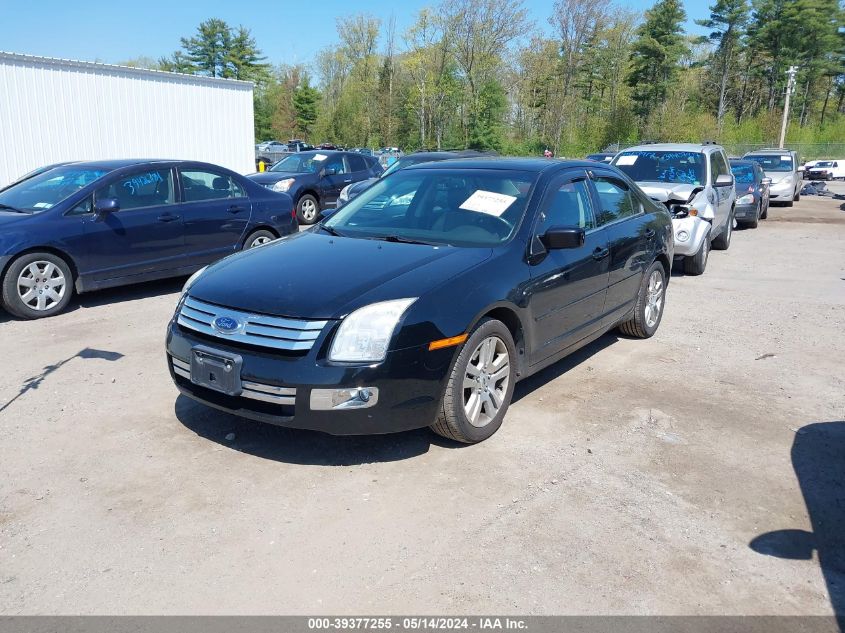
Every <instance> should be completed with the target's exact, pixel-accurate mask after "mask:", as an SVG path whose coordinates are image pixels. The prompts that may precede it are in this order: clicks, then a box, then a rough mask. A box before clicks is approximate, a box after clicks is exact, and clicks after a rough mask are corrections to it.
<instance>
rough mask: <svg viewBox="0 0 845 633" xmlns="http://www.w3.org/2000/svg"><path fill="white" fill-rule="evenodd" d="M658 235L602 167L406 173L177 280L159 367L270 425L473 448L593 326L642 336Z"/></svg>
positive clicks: (668, 247)
mask: <svg viewBox="0 0 845 633" xmlns="http://www.w3.org/2000/svg"><path fill="white" fill-rule="evenodd" d="M672 240H673V238H672V228H671V219H670V217H669V215H668V213H667V211H666V209H665V208H664V207H663V206H662V205H658V204H657V203H655V202H653V201H651V200H650V199H649V198H648V197H646V196H645V195H644V194H643V193H642V192H641V191H640V190H639V189H638V188H637V187H636V185H634V184H633V182H631V181H630V180H629V179H628V178H627V177H626V176H625V175H623V174H622V173H621V172H619V171H618V170H617V169H615V168H614V167H610V166H603V165H598V164H596V163H594V162H591V163H588V162H586V161H584V162H575V161H569V162H563V161H548V160H538V159H494V160H482V159H476V160H460V161H444V162H438V163H424V164H420V165H416V166H414V167H410V168H408V169H404V170H401V171H397V172H396V173H394V174H392V175H391V176H388V177H387V178H384V179H382V180H379V181H378V182H377V183H375V184H374V185H373V186H372V187H370V188H369V189H367V190H366V191H364V192H363V193H362V194H361V195H359V196H358V197H356V198H355V199H353V200H351V201H350V202H349V203H348V204H347V205H345V206H344V207H343V208H342V209H340V210H339V211H337V212H336V213H334V214H333V215H332V216H331V217H330V218H328V219H326V220H323V221H322V222H321V223H320V224H318V225H316V226H314V227H313V228H311V229H309V230H308V231H306V232H302V233H299V234H298V235H292V236H290V237H287V238H283V239H281V240H277V241H275V242H273V243H270V244H266V245H264V246H260V247H258V248H255V249H252V250H250V251H248V252H244V253H240V254H237V255H233V256H230V257H228V258H226V259H224V260H222V261H219V262H217V263H216V264H213V265H211V266H209V267H208V268H206V269H205V270H203V271H200V272H198V273H197V274H196V275H194V276H193V277H192V278H191V279H189V280H188V282H187V283H186V284H185V289H184V293H183V296H182V299H181V300H180V302H179V305H178V307H177V310H176V313H175V315H174V317H173V319H172V321H171V323H170V325H169V329H168V334H167V343H166V345H167V358H168V364H169V367H170V372H171V375H172V377H173V380H174V381H175V383H176V385H177V386H178V388H179V390H180V391H181V392H182V393H183V394H185V395H186V396H188V397H190V398H193V399H194V400H197V401H199V402H202V403H205V404H206V405H208V406H211V407H215V408H218V409H222V410H224V411H228V412H231V413H235V414H238V415H242V416H244V417H248V418H252V419H256V420H261V421H265V422H269V423H273V424H278V425H282V426H290V427H298V428H305V429H315V430H320V431H326V432H329V433H333V434H362V433H387V432H393V431H402V430H406V429H414V428H420V427H425V426H430V427H431V428H432V429H433V430H434V431H436V432H437V433H439V434H441V435H444V436H446V437H449V438H453V439H455V440H458V441H461V442H467V443H471V442H478V441H481V440H484V439H486V438H487V437H489V436H490V435H492V434H493V433H494V432H495V431H496V430H497V429H498V428H499V426H500V425H501V424H502V420H503V418H504V416H505V413H506V411H507V409H508V405H509V403H510V400H511V396H512V394H513V389H514V384H515V383H516V382H517V381H518V380H520V379H522V378H525V377H526V376H529V375H531V374H533V373H535V372H537V371H538V370H540V369H542V368H543V367H546V366H548V365H550V364H551V363H554V362H555V361H557V360H559V359H561V358H563V357H564V356H566V355H567V354H569V353H571V352H572V351H574V350H575V349H577V348H579V347H581V346H583V345H585V344H586V343H588V342H589V341H591V340H593V339H595V338H597V337H598V336H600V335H601V334H602V333H603V332H605V331H607V330H609V329H611V328H614V327H619V328H620V329H621V330H622V332H624V333H626V334H628V335H630V336H635V337H642V338H647V337H650V336H651V335H653V334H654V332H655V331H656V330H657V328H658V326H659V325H660V320H661V317H662V315H663V309H664V305H665V297H666V295H665V293H666V285H667V283H668V280H669V269H670V263H671V261H672V255H673V241H672ZM267 271H284V273H283V274H281V273H280V274H272V272H271V273H270V274H268V272H267ZM315 279H316V280H319V281H317V282H315V281H314V280H315Z"/></svg>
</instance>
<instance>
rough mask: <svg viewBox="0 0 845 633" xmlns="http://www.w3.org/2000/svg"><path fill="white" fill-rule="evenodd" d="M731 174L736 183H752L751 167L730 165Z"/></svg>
mask: <svg viewBox="0 0 845 633" xmlns="http://www.w3.org/2000/svg"><path fill="white" fill-rule="evenodd" d="M731 172H732V173H733V175H734V178H736V181H737V182H738V183H742V184H744V185H748V184H751V183H753V182H754V166H753V165H731Z"/></svg>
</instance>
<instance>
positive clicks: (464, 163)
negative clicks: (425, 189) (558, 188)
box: [406, 156, 596, 174]
mask: <svg viewBox="0 0 845 633" xmlns="http://www.w3.org/2000/svg"><path fill="white" fill-rule="evenodd" d="M448 167H456V168H460V169H502V170H511V171H530V172H535V173H538V174H539V173H541V172H544V171H550V170H554V169H562V168H564V167H584V168H585V169H596V163H595V161H588V160H555V159H548V158H499V157H496V156H490V157H486V158H485V157H478V158H450V159H449V160H439V161H434V162H428V163H417V164H416V165H411V166H410V167H407V168H406V169H409V170H410V169H444V168H448Z"/></svg>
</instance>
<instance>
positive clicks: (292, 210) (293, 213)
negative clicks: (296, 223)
mask: <svg viewBox="0 0 845 633" xmlns="http://www.w3.org/2000/svg"><path fill="white" fill-rule="evenodd" d="M290 217H292V218H293V219H294V220H295V219H296V209H291V210H290Z"/></svg>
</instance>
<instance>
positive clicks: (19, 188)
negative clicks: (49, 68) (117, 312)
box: [0, 160, 298, 319]
mask: <svg viewBox="0 0 845 633" xmlns="http://www.w3.org/2000/svg"><path fill="white" fill-rule="evenodd" d="M297 228H298V225H297V222H296V217H295V213H294V212H293V201H292V200H291V198H290V197H289V196H287V195H284V194H280V193H275V192H272V191H270V190H268V189H266V188H265V187H261V186H259V185H256V184H255V183H253V182H252V181H250V180H249V179H248V178H245V177H243V176H240V175H238V174H236V173H234V172H232V171H229V170H228V169H225V168H223V167H218V166H216V165H210V164H207V163H198V162H188V161H172V160H171V161H168V160H154V161H149V160H147V161H139V160H111V161H99V162H76V163H66V164H61V165H57V166H54V167H52V168H50V169H46V170H42V171H40V173H36V174H35V175H31V176H29V177H27V178H26V179H24V180H21V181H19V182H17V183H15V184H12V185H10V186H8V187H6V188H5V189H2V190H0V271H2V304H3V307H4V308H5V309H6V310H7V311H8V312H10V313H11V314H13V315H15V316H18V317H21V318H25V319H36V318H40V317H46V316H51V315H53V314H56V313H58V312H60V311H61V310H62V309H64V308H65V306H67V304H68V302H69V301H70V298H71V296H72V295H73V292H74V290H76V292H87V291H89V290H99V289H101V288H108V287H111V286H120V285H124V284H130V283H135V282H139V281H148V280H152V279H162V278H165V277H176V276H179V275H188V274H190V273H192V272H195V271H196V270H199V269H200V268H202V267H203V266H205V265H207V264H209V263H211V262H213V261H215V260H217V259H219V258H221V257H223V256H224V255H228V254H230V253H233V252H235V251H238V250H241V249H244V248H250V247H253V246H258V245H260V244H263V243H265V242H269V241H271V240H273V239H276V238H277V237H281V236H283V235H288V234H290V233H293V232H296V230H297Z"/></svg>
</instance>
